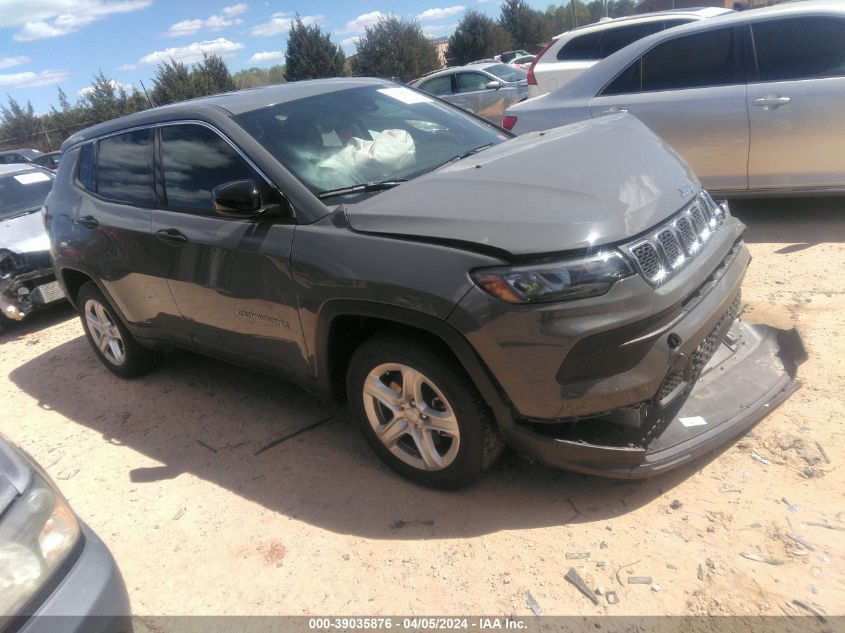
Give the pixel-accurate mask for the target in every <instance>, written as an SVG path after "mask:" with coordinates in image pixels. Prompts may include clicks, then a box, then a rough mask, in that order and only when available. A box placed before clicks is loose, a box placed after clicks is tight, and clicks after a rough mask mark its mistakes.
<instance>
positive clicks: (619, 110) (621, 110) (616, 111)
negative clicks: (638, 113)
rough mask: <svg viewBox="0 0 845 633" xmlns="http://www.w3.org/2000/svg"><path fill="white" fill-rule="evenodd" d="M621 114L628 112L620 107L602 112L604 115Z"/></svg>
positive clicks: (612, 107) (613, 107)
mask: <svg viewBox="0 0 845 633" xmlns="http://www.w3.org/2000/svg"><path fill="white" fill-rule="evenodd" d="M620 112H627V110H626V109H625V108H620V107H619V106H611V107H610V108H608V109H607V110H605V111H604V112H602V114H618V113H620Z"/></svg>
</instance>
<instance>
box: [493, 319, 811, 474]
mask: <svg viewBox="0 0 845 633" xmlns="http://www.w3.org/2000/svg"><path fill="white" fill-rule="evenodd" d="M720 338H721V337H720ZM806 358H807V354H806V351H805V349H804V345H803V343H802V341H801V337H800V335H799V334H798V332H797V330H795V329H792V330H778V329H775V328H772V327H768V326H765V325H749V324H747V323H744V322H742V321H741V320H739V319H736V320H733V322H732V324H731V325H730V327H729V329H728V331H727V333H726V334H725V335H724V337H723V338H722V340H721V341H720V343H719V345H718V347H717V348H716V349H715V351H714V352H713V354H712V356H711V357H710V359H709V361H708V362H707V364H706V365H705V366H704V368H703V369H702V370H701V372H700V374H698V375H697V377H696V378H695V380H694V382H693V383H692V384H691V385H690V386H689V387H688V388H687V389H686V391H685V392H684V393H683V394H682V395H681V396H680V397H675V398H673V399H672V401H671V402H670V403H669V404H668V405H666V406H660V404H659V403H653V404H646V405H643V407H642V408H641V409H640V411H641V412H642V419H641V420H640V421H639V425H630V424H622V423H620V421H619V416H618V415H617V416H607V417H604V418H602V417H599V418H591V419H587V420H578V421H568V422H560V423H552V424H550V423H546V422H544V423H531V422H518V423H515V424H512V425H510V424H509V425H507V426H506V427H504V428H502V429H501V430H502V434H503V436H504V439H505V440H506V441H507V442H508V444H510V445H511V446H513V447H514V448H516V449H517V450H518V451H520V452H522V453H524V454H526V455H528V456H530V457H532V458H533V459H535V460H537V461H539V462H541V463H543V464H546V465H548V466H553V467H556V468H564V469H567V470H573V471H578V472H583V473H588V474H595V475H601V476H605V477H620V478H641V477H650V476H654V475H658V474H660V473H662V472H665V471H667V470H670V469H672V468H675V467H677V466H680V465H681V464H683V463H685V462H688V461H690V460H692V459H695V458H696V457H699V456H701V455H704V454H707V453H709V452H711V451H714V450H716V449H718V448H720V447H722V446H724V445H725V444H727V443H729V442H731V441H733V440H735V439H736V438H738V437H739V436H741V435H743V434H745V433H746V432H747V431H748V430H749V429H750V428H751V427H753V426H754V425H755V424H756V423H757V422H759V421H760V420H761V419H763V418H764V417H765V416H766V415H767V414H768V413H769V412H770V411H772V410H773V409H774V408H775V407H777V406H778V405H779V404H780V403H781V402H783V401H784V400H786V398H788V397H789V396H790V395H791V394H792V393H794V392H795V391H796V390H797V389H798V387H799V386H800V383H799V382H798V381H797V380H796V378H795V374H796V369H797V367H798V365H800V364H801V363H802V362H804V360H806Z"/></svg>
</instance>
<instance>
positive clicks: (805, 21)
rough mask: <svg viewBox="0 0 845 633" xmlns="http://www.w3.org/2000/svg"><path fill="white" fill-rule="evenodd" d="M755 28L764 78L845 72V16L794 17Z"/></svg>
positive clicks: (843, 73)
mask: <svg viewBox="0 0 845 633" xmlns="http://www.w3.org/2000/svg"><path fill="white" fill-rule="evenodd" d="M751 28H752V32H753V34H754V48H755V50H756V53H757V69H758V71H759V73H760V81H785V80H790V79H813V78H818V77H841V76H843V75H845V20H840V19H835V18H793V19H786V20H776V21H772V22H763V23H759V24H753V25H752V27H751Z"/></svg>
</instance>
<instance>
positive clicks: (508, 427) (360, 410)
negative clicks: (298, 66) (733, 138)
mask: <svg viewBox="0 0 845 633" xmlns="http://www.w3.org/2000/svg"><path fill="white" fill-rule="evenodd" d="M62 150H63V152H64V154H63V156H64V158H63V160H62V163H61V166H60V167H59V170H58V175H57V177H56V181H55V185H54V187H53V190H52V193H51V194H50V196H49V197H48V199H47V202H46V204H45V214H46V217H45V221H46V225H47V230H48V233H49V235H50V240H51V249H52V250H51V254H52V257H53V262H54V266H55V270H56V273H57V277H58V279H59V280H60V282H61V283H62V284H63V286H64V289H65V290H66V292H67V296H68V298H69V299H70V300H71V301H72V302H73V303H74V304H75V305H76V306H77V308H78V309H79V313H80V315H81V319H82V325H83V327H84V329H85V333H86V334H87V336H88V339H89V341H90V342H91V345H92V347H93V349H94V352H95V353H96V354H97V355H98V356H99V358H100V359H101V360H102V362H103V363H104V364H105V366H106V367H108V368H109V369H110V370H111V371H113V372H114V373H115V374H117V375H119V376H122V377H126V378H129V377H134V376H138V375H140V374H143V373H144V372H146V371H148V370H150V369H151V368H152V367H153V365H154V363H155V361H156V360H157V359H158V357H159V354H160V352H161V351H165V350H167V349H169V348H172V347H185V348H189V349H193V350H197V351H199V352H203V353H207V354H211V355H214V356H218V357H223V358H227V359H230V360H232V361H235V362H238V363H243V364H248V365H251V366H253V367H256V368H260V369H264V370H267V371H271V372H277V373H279V374H282V375H284V376H287V377H289V378H290V379H293V380H295V381H297V382H299V383H300V384H302V385H304V386H306V387H308V388H311V389H314V390H318V391H321V392H324V393H328V394H331V395H333V396H334V397H336V398H340V399H346V400H347V401H348V403H349V406H350V409H351V410H352V412H353V414H354V416H355V418H356V419H357V421H358V423H359V425H360V427H361V430H362V431H363V433H364V435H365V437H366V438H367V440H368V441H369V443H370V444H371V445H372V447H373V448H374V450H375V451H376V452H377V453H378V454H379V456H380V457H381V458H382V459H383V460H384V461H385V462H387V464H389V465H390V466H391V467H392V468H394V469H395V470H397V471H398V472H400V473H401V474H403V475H405V476H406V477H408V478H410V479H412V480H414V481H416V482H419V483H422V484H426V485H431V486H438V487H455V486H460V485H463V484H466V483H468V482H470V481H471V480H472V479H474V478H475V477H476V476H477V475H478V474H479V473H480V472H481V471H482V469H484V468H485V467H486V466H488V465H489V464H490V463H492V462H493V460H495V459H496V457H497V456H498V455H499V453H500V452H501V450H502V448H503V447H504V445H505V444H509V445H511V446H513V447H515V448H516V449H518V450H519V451H521V452H523V453H524V454H526V455H528V456H530V457H533V458H534V459H537V460H538V461H541V462H544V463H547V464H551V465H554V466H559V467H563V468H568V469H572V470H577V471H581V472H587V473H596V474H603V475H610V476H618V477H642V476H646V475H651V474H655V473H659V472H662V471H664V470H666V469H668V468H671V467H674V466H677V465H678V464H680V463H682V462H684V461H686V460H689V459H691V458H693V457H695V456H697V455H700V454H702V453H704V452H707V451H709V450H712V449H714V448H717V447H719V446H721V445H723V444H725V443H726V442H728V441H730V440H731V439H734V438H736V437H737V436H738V435H739V434H741V433H743V432H745V431H747V429H748V428H750V427H751V426H752V425H753V424H754V423H755V422H757V421H758V420H760V419H761V418H762V417H763V416H764V415H765V413H767V412H768V411H771V410H772V408H773V407H774V406H775V405H777V404H778V403H780V402H781V401H783V400H784V399H785V398H786V397H787V396H788V395H789V394H790V393H791V392H792V391H793V390H794V389H795V388H796V387H797V383H796V381H795V370H796V365H797V364H798V363H799V362H801V361H802V360H803V349H802V347H801V342H800V338H799V337H798V336H797V334H796V333H795V332H794V331H791V332H784V331H778V330H774V329H771V328H768V327H765V326H749V325H746V324H743V323H742V322H741V321H739V320H738V319H737V316H738V315H739V312H740V309H741V308H740V305H741V304H740V284H741V282H742V279H743V276H744V275H745V270H746V267H747V266H748V262H749V259H750V258H749V254H748V250H747V249H746V247H745V246H744V244H743V242H742V239H741V238H742V233H743V230H744V226H743V225H742V224H741V223H740V222H739V221H738V220H736V219H735V218H733V217H731V215H730V213H729V212H728V209H727V206H726V205H720V204H716V203H715V202H714V201H713V200H712V199H711V198H710V196H709V195H708V194H707V193H706V192H705V191H702V189H701V187H700V185H699V182H698V180H697V179H696V178H695V176H694V175H693V174H692V173H690V171H689V169H688V167H687V166H686V165H685V164H684V163H683V162H682V161H681V160H680V159H679V158H678V157H677V155H676V154H675V153H674V152H673V151H672V150H671V149H669V148H668V147H667V146H666V145H665V144H664V143H663V142H662V141H661V140H660V139H659V138H657V137H655V136H654V135H653V134H652V133H651V132H650V131H649V130H648V129H647V128H646V127H645V126H643V125H642V124H641V123H639V122H638V121H637V120H636V119H634V118H633V117H630V116H628V115H625V114H619V115H614V116H607V117H602V118H599V119H596V120H594V121H590V122H584V123H578V124H574V125H570V126H566V127H562V128H558V129H555V130H551V131H548V132H544V133H535V134H528V135H525V136H522V137H520V138H511V137H510V135H509V134H507V133H506V132H504V131H503V130H502V129H500V128H498V127H496V126H494V125H491V124H489V123H487V122H485V121H483V120H481V119H479V118H477V117H475V116H473V115H471V114H468V113H466V112H464V111H462V110H460V109H458V108H455V107H453V106H451V105H449V104H446V103H443V102H441V101H439V100H437V99H435V98H432V97H430V96H429V95H426V94H424V93H422V92H418V91H416V90H413V89H410V88H407V87H404V86H399V85H397V84H394V83H391V82H387V81H381V80H375V79H358V78H356V79H333V80H322V81H310V82H298V83H294V84H287V85H281V86H273V87H269V88H263V89H257V90H245V91H242V92H237V93H232V94H224V95H218V96H214V97H208V98H204V99H199V100H195V101H188V102H184V103H179V104H176V105H171V106H166V107H161V108H155V109H152V110H149V111H146V112H141V113H138V114H134V115H131V116H128V117H125V118H122V119H117V120H115V121H110V122H107V123H103V124H100V125H97V126H95V127H92V128H89V129H87V130H84V131H83V132H80V133H78V134H76V135H74V136H73V137H71V138H70V139H68V140H67V141H66V142H65V143H64V145H63V147H62ZM515 167H518V168H515Z"/></svg>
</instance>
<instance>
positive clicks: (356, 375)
mask: <svg viewBox="0 0 845 633" xmlns="http://www.w3.org/2000/svg"><path fill="white" fill-rule="evenodd" d="M346 383H347V384H346V388H347V395H348V398H349V406H350V408H351V410H352V412H353V415H354V417H355V419H356V421H357V423H358V426H359V427H360V429H361V432H362V433H363V434H364V437H365V438H366V439H367V442H368V443H369V444H370V446H372V448H373V450H375V452H376V454H377V455H378V456H379V457H380V458H381V459H382V460H383V461H384V462H385V463H386V464H387V465H388V466H390V467H391V468H392V469H393V470H395V471H396V472H398V473H399V474H400V475H402V476H403V477H406V478H407V479H410V480H411V481H413V482H415V483H417V484H421V485H423V486H429V487H432V488H443V489H450V488H460V487H463V486H466V485H468V484H470V483H471V482H472V481H474V480H475V479H476V478H477V477H478V476H479V475H480V474H481V472H482V471H483V470H484V469H485V468H487V467H488V466H490V465H491V464H492V463H493V462H494V461H495V460H496V459H497V458H498V457H499V455H500V454H501V452H502V450H503V449H504V442H503V441H502V438H501V436H500V435H499V432H498V429H497V428H496V425H495V423H494V422H493V419H492V416H491V415H490V412H489V409H488V407H487V405H486V404H485V402H484V401H483V400H482V398H481V396H480V395H479V394H478V392H477V391H476V389H475V387H474V385H473V384H472V382H471V381H470V379H469V377H468V376H467V375H466V373H465V372H464V371H463V369H462V368H461V367H460V366H459V365H458V364H457V363H456V362H455V361H454V360H453V359H451V358H449V357H448V356H447V355H446V354H442V353H436V352H433V351H431V350H430V349H429V348H428V347H427V346H423V345H421V344H420V343H418V342H416V341H414V340H412V339H410V338H406V337H403V336H397V335H393V334H390V335H387V334H380V335H376V336H374V337H372V338H370V339H368V340H367V341H365V342H364V343H362V344H361V346H360V347H359V348H358V349H357V350H355V353H354V354H353V356H352V359H351V361H350V363H349V369H348V371H347V381H346Z"/></svg>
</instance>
